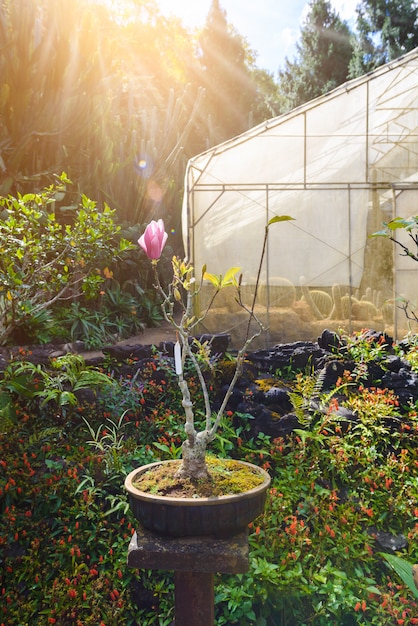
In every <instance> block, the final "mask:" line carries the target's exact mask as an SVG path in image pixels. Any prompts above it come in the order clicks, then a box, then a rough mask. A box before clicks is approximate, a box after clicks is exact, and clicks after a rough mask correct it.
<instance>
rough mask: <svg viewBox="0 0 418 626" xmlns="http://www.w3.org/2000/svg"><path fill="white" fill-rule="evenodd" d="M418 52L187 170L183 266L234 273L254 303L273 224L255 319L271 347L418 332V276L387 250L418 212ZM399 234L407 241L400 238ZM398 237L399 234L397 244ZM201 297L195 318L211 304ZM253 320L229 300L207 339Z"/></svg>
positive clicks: (218, 303)
mask: <svg viewBox="0 0 418 626" xmlns="http://www.w3.org/2000/svg"><path fill="white" fill-rule="evenodd" d="M417 207H418V49H415V50H414V51H412V52H410V53H408V54H406V55H404V56H403V57H401V58H399V59H397V60H395V61H392V62H390V63H388V64H387V65H384V66H382V67H380V68H378V69H377V70H375V71H374V72H371V73H370V74H367V75H365V76H363V77H361V78H357V79H354V80H352V81H349V82H347V83H345V84H343V85H341V86H340V87H338V88H336V89H335V90H333V91H332V92H330V93H328V94H326V95H324V96H321V97H319V98H316V99H315V100H313V101H311V102H309V103H307V104H304V105H302V106H300V107H298V108H297V109H294V110H293V111H291V112H289V113H286V114H284V115H281V116H279V117H276V118H274V119H271V120H269V121H267V122H265V123H263V124H261V125H258V126H256V127H254V128H252V129H250V130H249V131H247V132H246V133H243V134H242V135H239V136H238V137H235V138H234V139H232V140H229V141H227V142H225V143H222V144H220V145H218V146H215V147H213V148H211V149H209V150H207V151H206V152H204V153H202V154H199V155H198V156H196V157H194V158H192V159H191V160H190V161H189V163H188V166H187V171H186V179H185V195H184V205H183V234H184V242H185V247H186V251H187V255H188V257H189V258H190V259H191V261H192V262H193V264H194V265H195V267H196V269H197V270H198V271H197V274H198V273H199V271H200V270H199V268H201V267H202V266H203V265H204V264H206V265H207V269H208V271H210V272H211V273H213V274H225V271H226V270H227V269H228V268H230V267H240V268H241V271H242V275H243V279H242V293H243V297H244V300H245V301H246V302H247V303H250V302H251V295H252V293H253V291H254V284H255V280H256V276H257V272H258V265H259V261H260V254H261V248H262V242H263V237H264V232H265V228H266V225H267V223H268V222H269V220H270V219H271V218H272V217H273V216H280V215H289V216H291V217H292V218H294V219H293V220H292V221H286V222H281V223H275V224H272V226H271V227H270V228H269V238H268V248H267V254H266V257H265V261H264V263H263V268H262V273H261V282H260V289H259V297H258V300H257V306H256V311H257V314H258V315H259V317H260V319H261V320H262V321H263V323H264V324H265V325H266V326H267V327H268V329H269V330H268V333H267V335H266V338H265V339H264V341H265V342H266V344H269V343H271V342H272V341H273V342H289V341H296V340H301V339H307V340H308V339H309V340H315V339H316V338H317V337H318V335H319V334H320V333H321V332H322V330H323V329H325V328H330V329H340V330H341V329H343V330H345V331H346V332H352V331H356V330H360V329H362V328H365V327H367V328H376V329H379V330H385V331H386V332H387V333H388V334H390V335H391V336H393V337H394V338H399V337H401V336H403V335H404V334H405V333H406V332H408V330H414V331H416V324H415V323H412V322H411V321H410V320H408V319H407V317H406V315H405V312H404V310H402V306H403V303H405V302H408V303H409V306H410V310H412V311H413V310H416V311H417V312H418V272H417V270H418V265H417V264H416V262H415V261H414V260H413V259H411V258H408V257H407V256H405V255H402V254H400V251H401V250H400V248H399V247H398V246H396V245H395V244H393V243H392V242H391V241H390V240H389V239H387V238H385V237H374V238H371V237H370V235H371V234H372V233H375V232H376V231H380V230H382V227H383V223H384V222H388V221H389V220H391V219H393V218H394V217H396V216H402V217H408V216H411V215H415V214H417V213H418V209H417ZM398 233H401V234H398ZM396 237H403V238H404V240H405V243H407V242H408V239H407V238H406V237H407V235H406V234H405V233H404V232H403V231H396ZM210 291H211V287H210V286H208V287H206V286H205V287H204V289H203V290H202V293H201V302H200V307H201V309H202V310H203V308H204V306H205V304H207V302H208V301H209V298H210ZM247 319H248V316H247V314H246V312H245V311H244V310H242V308H240V307H239V305H238V304H237V302H236V300H235V294H234V293H232V290H231V289H229V288H226V289H225V290H223V291H222V292H221V293H220V294H219V296H218V298H217V299H216V300H215V305H214V308H212V309H211V312H210V314H209V315H208V316H207V318H206V319H205V330H207V331H209V332H219V331H220V329H222V330H224V331H225V332H229V333H230V334H231V337H232V341H233V343H234V342H239V341H240V340H241V339H242V336H243V333H244V329H245V328H246V324H245V321H246V320H247Z"/></svg>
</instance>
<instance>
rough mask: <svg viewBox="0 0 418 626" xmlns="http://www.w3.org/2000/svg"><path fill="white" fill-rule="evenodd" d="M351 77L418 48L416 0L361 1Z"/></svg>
mask: <svg viewBox="0 0 418 626" xmlns="http://www.w3.org/2000/svg"><path fill="white" fill-rule="evenodd" d="M357 33H358V35H357V38H356V42H355V46H354V53H353V58H352V60H351V62H350V76H361V75H362V74H365V73H367V72H369V71H371V70H373V69H375V68H376V67H378V66H379V65H383V63H387V62H388V61H391V60H393V59H396V58H397V57H399V56H401V55H402V54H405V53H406V52H409V51H410V50H412V49H413V48H415V47H416V46H418V6H417V5H416V3H415V2H414V0H361V3H360V4H359V5H358V7H357Z"/></svg>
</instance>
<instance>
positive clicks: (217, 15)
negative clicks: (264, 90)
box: [198, 0, 256, 144]
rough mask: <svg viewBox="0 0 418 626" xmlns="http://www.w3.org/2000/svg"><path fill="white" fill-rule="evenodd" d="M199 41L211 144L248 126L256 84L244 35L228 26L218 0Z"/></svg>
mask: <svg viewBox="0 0 418 626" xmlns="http://www.w3.org/2000/svg"><path fill="white" fill-rule="evenodd" d="M199 44H200V48H201V66H202V70H201V73H200V80H201V82H202V84H203V86H204V87H205V92H206V97H205V101H206V107H205V110H206V113H207V115H208V116H209V118H210V120H211V123H210V135H211V137H210V143H211V144H214V143H219V142H220V141H223V140H225V139H227V138H229V137H233V136H234V135H237V134H239V133H241V132H243V131H244V130H246V129H247V128H248V126H249V113H250V111H251V107H252V101H253V100H254V97H255V96H256V86H255V83H254V81H253V80H252V78H251V74H250V71H249V68H248V65H247V51H246V47H245V44H244V41H243V38H242V37H241V36H240V35H239V34H238V33H237V32H236V31H235V30H234V29H233V28H232V27H230V26H229V25H228V22H227V18H226V12H225V11H224V10H223V9H222V8H221V6H220V4H219V0H212V4H211V7H210V11H209V14H208V17H207V20H206V24H205V26H204V28H203V30H202V32H201V35H200V38H199ZM198 80H199V79H198Z"/></svg>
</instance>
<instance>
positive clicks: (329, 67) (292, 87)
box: [279, 0, 353, 110]
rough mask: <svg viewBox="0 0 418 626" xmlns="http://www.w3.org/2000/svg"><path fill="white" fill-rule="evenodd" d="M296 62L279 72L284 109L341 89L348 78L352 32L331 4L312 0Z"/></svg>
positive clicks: (291, 62)
mask: <svg viewBox="0 0 418 626" xmlns="http://www.w3.org/2000/svg"><path fill="white" fill-rule="evenodd" d="M296 50H297V55H296V59H295V60H294V61H289V60H288V59H286V60H285V68H284V70H280V71H279V91H280V92H281V94H282V96H283V101H284V105H283V106H284V109H285V110H290V109H292V108H294V107H296V106H299V105H300V104H303V103H304V102H307V101H308V100H312V98H315V97H316V96H319V95H321V94H324V93H326V92H328V91H330V90H331V89H333V88H334V87H337V86H338V85H340V84H341V83H343V82H344V81H346V80H347V78H348V67H349V63H350V58H351V55H352V51H353V48H352V43H351V31H350V29H349V26H348V24H347V22H345V21H342V20H341V19H340V17H339V15H338V14H337V13H336V12H335V11H334V10H333V9H332V7H331V4H330V2H328V1H327V0H311V2H310V4H309V13H308V15H307V18H306V20H305V23H304V25H303V27H302V29H301V41H300V43H298V44H297V46H296Z"/></svg>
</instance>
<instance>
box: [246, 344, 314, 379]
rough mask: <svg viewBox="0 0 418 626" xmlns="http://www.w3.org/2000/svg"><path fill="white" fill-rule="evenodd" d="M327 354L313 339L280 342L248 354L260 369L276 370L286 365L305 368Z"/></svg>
mask: <svg viewBox="0 0 418 626" xmlns="http://www.w3.org/2000/svg"><path fill="white" fill-rule="evenodd" d="M324 354H325V352H324V350H322V349H321V348H320V347H319V346H318V344H317V343H313V342H311V341H295V342H293V343H285V344H278V345H276V346H274V347H273V348H269V349H267V350H266V349H263V350H256V351H255V352H251V353H250V354H249V355H248V359H249V360H250V361H251V362H252V363H254V365H256V366H257V367H258V369H259V370H260V371H264V372H266V371H267V372H274V371H276V370H280V369H283V368H286V367H289V366H290V367H292V368H293V369H296V370H303V369H305V368H306V366H307V365H308V364H311V365H313V366H314V364H315V362H316V361H317V360H318V359H319V358H321V357H323V356H324Z"/></svg>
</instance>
